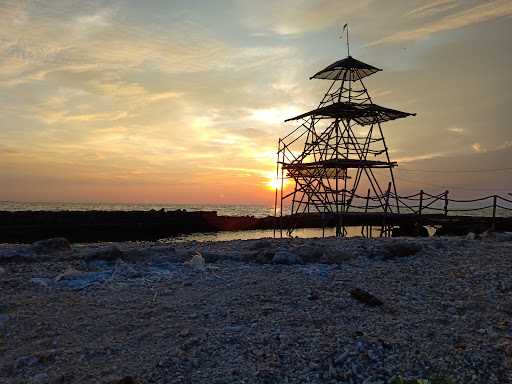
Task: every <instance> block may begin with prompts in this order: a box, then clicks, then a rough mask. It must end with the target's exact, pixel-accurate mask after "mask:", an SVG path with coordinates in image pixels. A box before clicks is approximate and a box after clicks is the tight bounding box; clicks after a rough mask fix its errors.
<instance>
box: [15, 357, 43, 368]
mask: <svg viewBox="0 0 512 384" xmlns="http://www.w3.org/2000/svg"><path fill="white" fill-rule="evenodd" d="M36 364H39V358H37V357H36V356H33V355H29V356H21V357H18V358H17V359H16V362H15V363H14V365H15V367H16V369H20V368H24V367H32V366H34V365H36Z"/></svg>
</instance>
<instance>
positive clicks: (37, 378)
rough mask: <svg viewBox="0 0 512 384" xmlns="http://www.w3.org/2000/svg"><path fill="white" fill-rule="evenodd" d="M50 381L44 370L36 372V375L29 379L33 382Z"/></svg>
mask: <svg viewBox="0 0 512 384" xmlns="http://www.w3.org/2000/svg"><path fill="white" fill-rule="evenodd" d="M49 381H50V378H49V377H48V374H47V373H45V372H42V373H38V374H37V375H35V376H33V377H32V379H31V383H33V384H47V383H48V382H49Z"/></svg>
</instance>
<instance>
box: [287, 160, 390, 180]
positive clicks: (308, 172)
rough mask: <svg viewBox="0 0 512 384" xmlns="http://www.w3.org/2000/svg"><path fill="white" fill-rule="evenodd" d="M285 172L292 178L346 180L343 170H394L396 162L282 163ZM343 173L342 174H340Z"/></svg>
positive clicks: (330, 161) (329, 161) (325, 161)
mask: <svg viewBox="0 0 512 384" xmlns="http://www.w3.org/2000/svg"><path fill="white" fill-rule="evenodd" d="M281 164H282V167H283V169H284V170H286V171H288V173H289V174H290V175H291V176H297V177H318V176H325V177H330V178H344V177H346V175H344V174H343V173H344V172H343V170H347V169H350V168H393V167H396V166H397V165H398V164H397V163H396V162H387V161H378V160H359V159H331V160H323V161H315V162H310V163H291V164H286V163H281ZM340 171H341V173H340Z"/></svg>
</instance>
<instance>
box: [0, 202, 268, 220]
mask: <svg viewBox="0 0 512 384" xmlns="http://www.w3.org/2000/svg"><path fill="white" fill-rule="evenodd" d="M162 208H164V209H165V210H167V211H174V210H176V209H186V210H187V211H217V214H218V215H219V216H222V215H226V216H255V217H265V216H269V215H272V216H273V215H274V207H273V206H265V205H227V204H226V205H206V204H112V203H44V202H42V203H32V202H30V203H27V202H14V201H0V211H149V210H150V209H155V210H159V209H162Z"/></svg>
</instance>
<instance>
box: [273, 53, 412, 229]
mask: <svg viewBox="0 0 512 384" xmlns="http://www.w3.org/2000/svg"><path fill="white" fill-rule="evenodd" d="M378 71H380V69H378V68H376V67H373V66H371V65H369V64H366V63H363V62H362V61H359V60H357V59H354V58H352V57H351V56H348V57H346V58H345V59H342V60H339V61H337V62H335V63H333V64H331V65H329V66H328V67H326V68H325V69H323V70H321V71H319V72H317V73H316V74H315V75H313V76H312V77H311V79H312V78H316V79H326V80H330V81H331V85H330V87H329V88H328V90H327V92H326V93H325V94H324V96H323V98H322V100H321V101H320V103H319V104H318V107H317V108H316V109H314V110H312V111H309V112H306V113H304V114H301V115H299V116H296V117H292V118H290V119H287V120H286V122H289V121H299V125H298V126H297V127H296V128H295V129H293V130H292V131H291V132H290V133H289V134H288V135H286V136H285V137H283V138H280V139H279V141H278V150H277V167H276V168H277V170H276V179H277V180H280V183H281V186H280V188H276V193H275V207H274V213H275V216H276V217H277V213H278V210H279V220H278V226H279V232H280V236H281V237H282V236H283V230H286V231H287V233H288V236H291V235H292V233H293V231H294V229H295V225H294V220H293V218H294V217H297V216H299V215H303V214H308V213H317V214H318V213H319V214H321V215H322V217H324V216H325V217H332V216H333V215H334V216H335V217H336V236H344V235H346V228H345V226H344V225H343V215H344V214H345V213H347V212H349V210H351V209H352V208H353V202H354V200H355V199H357V198H366V201H368V199H370V198H371V199H373V200H375V201H376V202H377V204H378V206H379V207H380V208H381V210H382V212H383V213H387V212H389V213H395V212H396V213H400V206H399V201H398V198H397V196H398V194H397V188H396V181H395V177H394V174H393V168H394V167H396V166H397V163H396V162H393V161H391V159H390V156H389V152H388V146H387V145H386V140H385V138H384V134H383V130H382V123H384V122H386V121H390V120H395V119H399V118H404V117H407V116H411V115H415V114H412V113H407V112H401V111H398V110H393V109H390V108H385V107H381V106H379V105H377V104H374V103H373V100H372V98H371V96H370V94H369V92H368V90H367V88H366V86H365V84H364V82H363V78H364V77H367V76H370V75H372V74H374V73H376V72H378ZM377 171H380V174H381V176H382V173H383V172H386V171H387V177H386V179H387V180H388V182H387V188H383V185H386V183H385V182H383V181H382V180H379V178H378V177H377V175H376V173H377ZM285 179H291V180H292V181H293V188H292V190H291V191H289V192H285V191H284V180H285ZM363 180H366V181H367V182H368V186H369V188H368V193H367V196H364V197H363V196H360V195H358V194H357V191H358V188H359V187H360V185H361V182H362V181H363ZM278 190H279V191H280V196H279V193H278ZM390 196H394V197H395V199H394V203H392V204H391V203H390V201H389V199H390ZM287 204H288V205H289V208H290V218H291V220H287V224H286V228H283V209H284V207H285V206H286V205H287ZM388 230H389V229H388V228H386V226H385V223H383V225H382V228H381V236H382V235H384V234H386V233H387V231H388ZM365 233H366V234H368V233H369V234H370V235H371V231H368V228H367V229H366V232H365V231H364V229H363V230H362V234H363V236H364V235H365Z"/></svg>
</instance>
